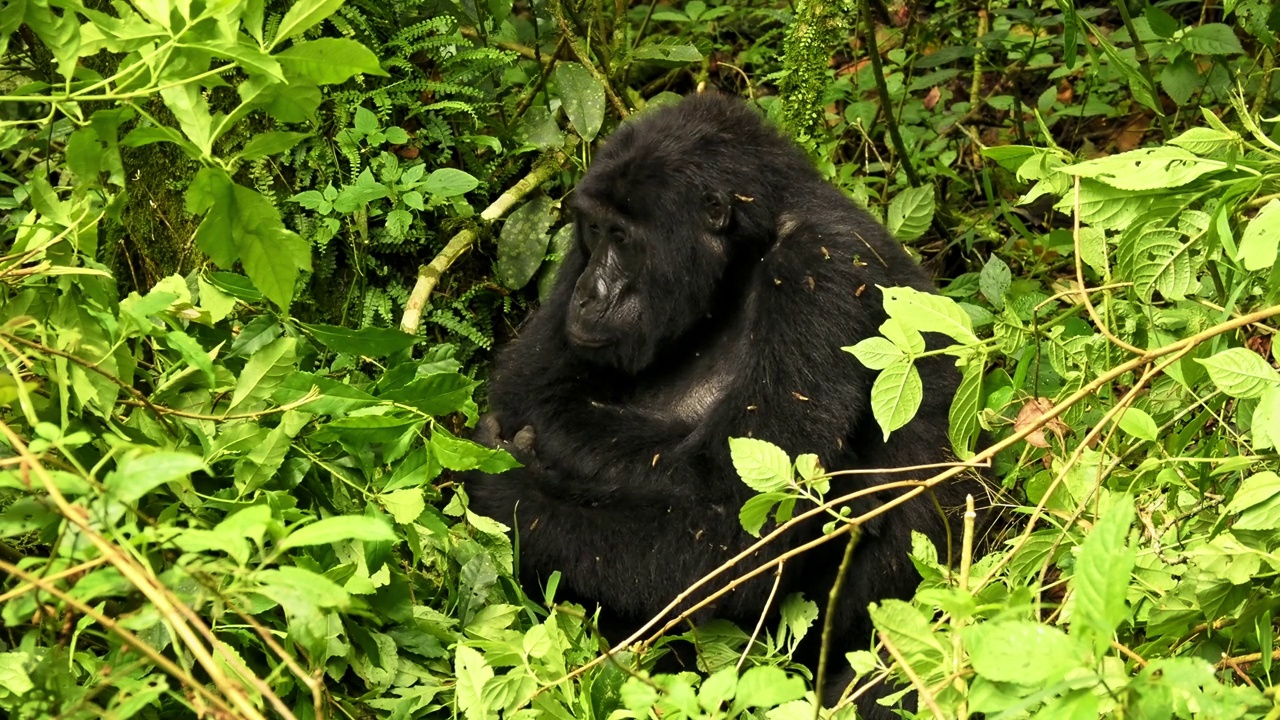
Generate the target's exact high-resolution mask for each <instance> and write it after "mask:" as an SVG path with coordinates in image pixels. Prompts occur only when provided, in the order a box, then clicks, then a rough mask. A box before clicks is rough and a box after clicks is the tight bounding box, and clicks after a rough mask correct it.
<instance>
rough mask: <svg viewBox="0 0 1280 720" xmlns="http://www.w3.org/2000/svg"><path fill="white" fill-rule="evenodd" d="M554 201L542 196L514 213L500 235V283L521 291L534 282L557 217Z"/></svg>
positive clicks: (503, 226) (498, 272) (498, 269)
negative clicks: (549, 231) (553, 209)
mask: <svg viewBox="0 0 1280 720" xmlns="http://www.w3.org/2000/svg"><path fill="white" fill-rule="evenodd" d="M552 205H553V203H552V200H551V198H549V197H547V196H546V195H538V196H537V197H535V198H534V199H532V200H530V201H529V202H527V203H525V204H524V205H521V206H520V207H519V208H517V209H516V210H515V212H513V213H511V216H510V217H509V218H507V221H506V222H505V223H503V225H502V232H501V233H500V234H499V235H498V262H497V264H496V265H495V268H494V269H495V270H496V272H497V274H498V281H499V282H501V283H502V284H503V285H504V286H506V287H508V288H511V289H512V290H519V289H520V288H522V287H524V286H525V285H527V284H528V283H529V281H530V280H532V279H533V276H534V274H535V273H537V272H538V268H539V267H541V266H542V261H543V258H545V257H546V254H547V244H548V243H549V242H550V240H551V238H550V236H549V235H547V231H548V230H550V229H551V225H552V223H554V222H555V220H556V216H555V213H554V212H553V211H552Z"/></svg>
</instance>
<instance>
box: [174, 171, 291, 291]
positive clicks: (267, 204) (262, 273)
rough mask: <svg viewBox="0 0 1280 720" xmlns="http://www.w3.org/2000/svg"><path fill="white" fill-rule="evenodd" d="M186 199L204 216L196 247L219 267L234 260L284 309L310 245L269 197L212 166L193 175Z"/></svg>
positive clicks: (195, 212)
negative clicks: (287, 222)
mask: <svg viewBox="0 0 1280 720" xmlns="http://www.w3.org/2000/svg"><path fill="white" fill-rule="evenodd" d="M186 201H187V210H188V212H191V213H193V214H203V215H204V219H203V220H202V221H201V222H200V227H199V228H197V229H196V244H197V245H199V247H200V249H201V250H203V251H204V253H205V254H206V255H208V256H209V258H210V259H211V260H213V261H214V263H216V264H217V265H219V266H220V267H223V268H228V269H229V268H231V267H232V266H233V265H234V264H235V262H236V261H237V260H239V261H240V263H241V264H242V265H243V266H244V269H245V273H247V274H248V276H249V279H250V280H252V281H253V284H254V285H255V286H256V287H257V288H258V290H261V291H262V294H263V295H265V296H266V297H267V299H268V300H271V301H272V302H273V303H275V304H276V305H277V306H278V307H280V308H281V309H288V307H289V303H290V301H291V300H292V299H293V290H294V284H295V283H296V281H297V279H298V274H299V272H300V271H302V270H310V269H311V248H310V247H309V246H308V245H307V243H306V242H305V241H303V240H302V238H300V237H299V236H298V235H297V234H296V233H294V232H292V231H290V230H288V229H286V228H285V226H284V222H283V221H281V219H280V212H279V211H278V210H276V208H275V206H274V205H272V204H271V201H270V200H268V199H267V198H266V197H264V196H263V195H262V194H261V193H259V192H258V191H256V190H251V189H249V188H247V187H243V186H241V185H237V184H235V183H233V182H231V178H230V177H229V176H228V175H227V174H226V172H225V171H223V170H220V169H214V168H203V169H201V170H200V171H199V172H198V173H197V174H196V178H195V180H194V181H192V183H191V185H190V187H188V189H187V196H186Z"/></svg>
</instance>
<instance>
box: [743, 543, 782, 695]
mask: <svg viewBox="0 0 1280 720" xmlns="http://www.w3.org/2000/svg"><path fill="white" fill-rule="evenodd" d="M782 568H783V563H778V567H777V569H776V570H774V571H773V588H772V589H770V590H769V597H767V598H765V601H764V607H763V608H761V609H760V619H759V620H757V621H756V629H755V630H752V631H751V637H750V638H748V639H747V646H746V647H744V648H742V657H739V658H738V667H737V669H738V670H741V669H742V665H743V663H745V662H746V661H747V656H748V655H750V654H751V648H752V647H753V646H754V645H755V644H756V638H758V637H760V630H761V629H762V628H764V619H765V618H766V617H767V616H768V615H769V608H771V607H773V598H774V596H776V595H777V594H778V586H779V585H781V584H782Z"/></svg>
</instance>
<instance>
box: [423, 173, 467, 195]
mask: <svg viewBox="0 0 1280 720" xmlns="http://www.w3.org/2000/svg"><path fill="white" fill-rule="evenodd" d="M479 185H480V181H479V180H477V179H475V178H474V177H473V176H472V175H471V174H470V173H466V172H463V171H462V170H456V169H454V168H440V169H439V170H432V171H431V174H430V175H428V176H427V179H426V180H424V181H423V183H422V191H423V192H425V193H427V194H428V195H434V196H435V197H442V198H447V197H455V196H458V195H465V194H466V193H469V192H471V191H472V190H475V189H476V187H478V186H479Z"/></svg>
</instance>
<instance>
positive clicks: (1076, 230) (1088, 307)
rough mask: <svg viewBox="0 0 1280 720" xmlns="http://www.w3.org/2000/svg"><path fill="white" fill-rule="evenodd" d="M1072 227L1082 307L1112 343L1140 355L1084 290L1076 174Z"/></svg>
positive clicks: (1138, 349)
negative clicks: (1111, 328)
mask: <svg viewBox="0 0 1280 720" xmlns="http://www.w3.org/2000/svg"><path fill="white" fill-rule="evenodd" d="M1072 216H1073V217H1072V223H1073V224H1072V228H1071V239H1072V242H1073V243H1075V256H1076V287H1078V288H1079V289H1080V300H1081V301H1082V302H1083V303H1084V309H1085V311H1086V312H1088V313H1089V319H1091V320H1093V324H1094V325H1096V326H1097V328H1098V332H1100V333H1102V335H1103V336H1104V337H1106V338H1107V339H1108V340H1110V341H1111V342H1112V343H1113V344H1115V345H1118V346H1120V347H1122V348H1124V349H1125V350H1128V351H1129V352H1131V353H1133V354H1134V355H1141V354H1142V348H1139V347H1135V346H1133V345H1130V344H1129V343H1127V342H1125V341H1124V340H1121V339H1120V338H1119V337H1117V336H1116V335H1115V334H1114V333H1112V332H1111V330H1110V329H1109V328H1108V327H1107V324H1106V323H1104V322H1103V321H1102V318H1101V317H1099V315H1098V311H1097V309H1096V308H1094V307H1093V301H1092V300H1090V299H1089V293H1088V292H1086V291H1085V289H1084V288H1085V284H1084V263H1083V261H1082V260H1081V259H1080V176H1079V175H1077V176H1076V183H1075V209H1074V212H1072Z"/></svg>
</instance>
